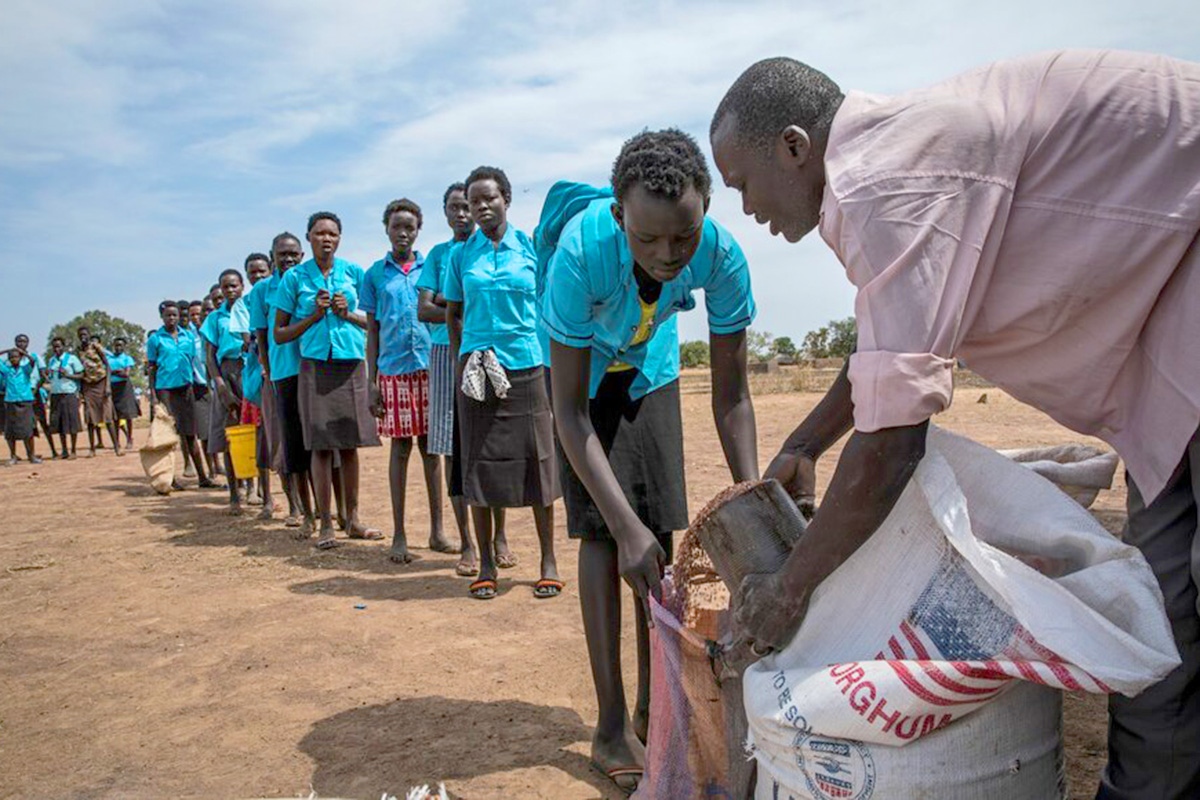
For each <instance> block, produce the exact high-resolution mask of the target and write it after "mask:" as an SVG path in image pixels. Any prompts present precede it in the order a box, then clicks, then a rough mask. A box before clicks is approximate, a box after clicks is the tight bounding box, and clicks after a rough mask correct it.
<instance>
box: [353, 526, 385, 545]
mask: <svg viewBox="0 0 1200 800" xmlns="http://www.w3.org/2000/svg"><path fill="white" fill-rule="evenodd" d="M346 538H347V539H366V540H368V541H372V542H377V541H379V540H380V539H382V538H383V531H379V530H376V529H375V528H368V527H367V526H366V525H363V524H362V523H361V522H352V523H350V527H349V528H348V529H347V530H346Z"/></svg>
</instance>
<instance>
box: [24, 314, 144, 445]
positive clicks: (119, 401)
mask: <svg viewBox="0 0 1200 800" xmlns="http://www.w3.org/2000/svg"><path fill="white" fill-rule="evenodd" d="M76 335H77V336H78V337H79V343H78V347H77V348H76V350H75V351H74V352H71V351H68V350H67V343H66V340H65V339H64V338H63V337H61V336H55V337H53V339H52V340H51V342H50V352H49V354H48V355H47V356H46V357H45V358H43V357H42V355H41V354H40V353H37V352H35V351H31V350H30V349H29V337H28V336H27V335H25V334H23V333H22V334H18V335H17V337H16V339H15V340H14V343H13V344H14V346H13V347H12V348H11V349H9V350H7V351H4V352H3V353H2V354H0V396H2V397H3V401H4V402H3V404H0V430H3V432H4V438H5V439H6V440H7V442H8V452H9V459H8V460H6V461H0V465H3V466H12V465H15V464H17V463H18V461H19V460H20V459H19V458H18V456H17V443H18V442H19V443H22V444H24V449H25V460H26V461H27V462H29V463H30V464H41V463H42V459H41V458H40V457H39V456H38V455H37V447H36V444H35V437H36V436H37V435H38V430H39V427H40V430H41V433H42V434H43V435H44V436H45V437H46V442H47V444H48V445H49V447H50V453H51V458H52V459H54V460H57V459H60V458H61V459H71V460H73V459H75V458H76V457H77V453H76V448H77V443H78V437H79V433H80V431H82V430H83V425H84V423H85V422H86V424H87V431H88V445H89V453H88V454H89V457H95V455H96V449H97V448H98V447H99V448H102V447H103V446H104V445H103V442H102V441H101V438H102V433H103V431H104V430H105V429H107V431H108V435H109V441H110V442H111V444H112V447H113V451H114V452H115V453H116V455H118V456H120V455H123V454H124V453H123V451H122V448H121V442H120V440H121V436H120V432H121V431H122V430H123V431H124V434H125V437H124V438H125V449H129V448H131V447H133V420H134V419H135V418H137V417H139V416H141V408H140V405H139V402H138V398H137V394H136V392H135V389H134V386H133V383H132V382H131V381H130V377H131V375H132V371H133V370H134V369H135V367H136V364H135V363H134V360H133V357H132V356H130V355H129V354H128V353H126V352H125V346H126V344H127V343H126V341H125V338H124V337H121V336H118V337H116V338H114V340H113V349H112V350H108V349H107V348H105V347H104V345H103V343H102V342H101V340H100V337H99V336H93V335H92V334H91V332H90V329H89V328H87V327H80V328H79V329H78V330H77V331H76ZM55 436H58V439H59V441H58V445H59V446H56V444H55Z"/></svg>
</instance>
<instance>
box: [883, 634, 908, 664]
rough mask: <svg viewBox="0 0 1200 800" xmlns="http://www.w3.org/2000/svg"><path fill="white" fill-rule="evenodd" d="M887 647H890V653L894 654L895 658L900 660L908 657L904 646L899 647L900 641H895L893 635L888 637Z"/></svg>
mask: <svg viewBox="0 0 1200 800" xmlns="http://www.w3.org/2000/svg"><path fill="white" fill-rule="evenodd" d="M888 647H890V648H892V655H894V656H895V657H896V658H899V659H901V660H903V659H906V658H908V654H907V653H905V652H904V648H903V647H901V646H900V643H899V642H897V641H896V637H895V636H893V637H891V638H890V639H888Z"/></svg>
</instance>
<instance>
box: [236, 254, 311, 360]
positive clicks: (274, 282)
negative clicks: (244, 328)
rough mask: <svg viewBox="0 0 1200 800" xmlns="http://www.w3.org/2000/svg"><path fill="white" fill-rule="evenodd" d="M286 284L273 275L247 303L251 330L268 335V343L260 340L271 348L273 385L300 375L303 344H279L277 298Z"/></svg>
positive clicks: (276, 275)
mask: <svg viewBox="0 0 1200 800" xmlns="http://www.w3.org/2000/svg"><path fill="white" fill-rule="evenodd" d="M282 282H283V276H282V275H279V274H278V273H271V277H269V278H266V279H265V280H261V281H259V282H258V283H256V284H254V288H253V289H251V290H250V297H249V299H248V300H247V301H246V305H247V306H248V307H249V309H250V328H251V329H252V330H255V331H259V330H265V331H266V332H267V337H266V341H265V342H262V341H260V342H259V343H258V346H259V347H266V348H267V363H268V364H270V366H271V381H272V382H274V381H282V380H285V379H287V378H294V377H295V376H297V375H299V374H300V342H299V341H293V342H288V343H287V344H276V343H275V333H274V330H275V298H276V297H277V296H278V295H279V284H280V283H282Z"/></svg>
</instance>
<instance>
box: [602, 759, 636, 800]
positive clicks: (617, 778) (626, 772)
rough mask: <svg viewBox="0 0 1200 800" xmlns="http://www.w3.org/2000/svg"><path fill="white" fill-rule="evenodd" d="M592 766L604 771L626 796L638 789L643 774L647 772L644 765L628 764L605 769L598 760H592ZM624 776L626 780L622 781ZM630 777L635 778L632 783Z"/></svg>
mask: <svg viewBox="0 0 1200 800" xmlns="http://www.w3.org/2000/svg"><path fill="white" fill-rule="evenodd" d="M592 768H593V769H596V770H598V771H600V772H602V773H604V775H605V776H606V777H607V778H608V779H609V780H610V781H612V782H613V784H614V785H615V786H616V787H617V788H618V789H620V790H621V792H622V793H623V794H624V795H625V796H626V797H628V796H629V795H631V794H633V793H634V792H636V791H637V788H638V784H639V783H641V782H642V776H643V775H645V774H646V770H645V769H643V768H642V767H637V766H628V767H613V768H612V769H605V768H604V767H602V766H600V764H599V762H596V761H593V762H592ZM622 778H625V779H626V781H625V782H622V781H621V779H622ZM630 778H633V779H634V780H633V782H632V783H630V782H629V781H628V779H630Z"/></svg>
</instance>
